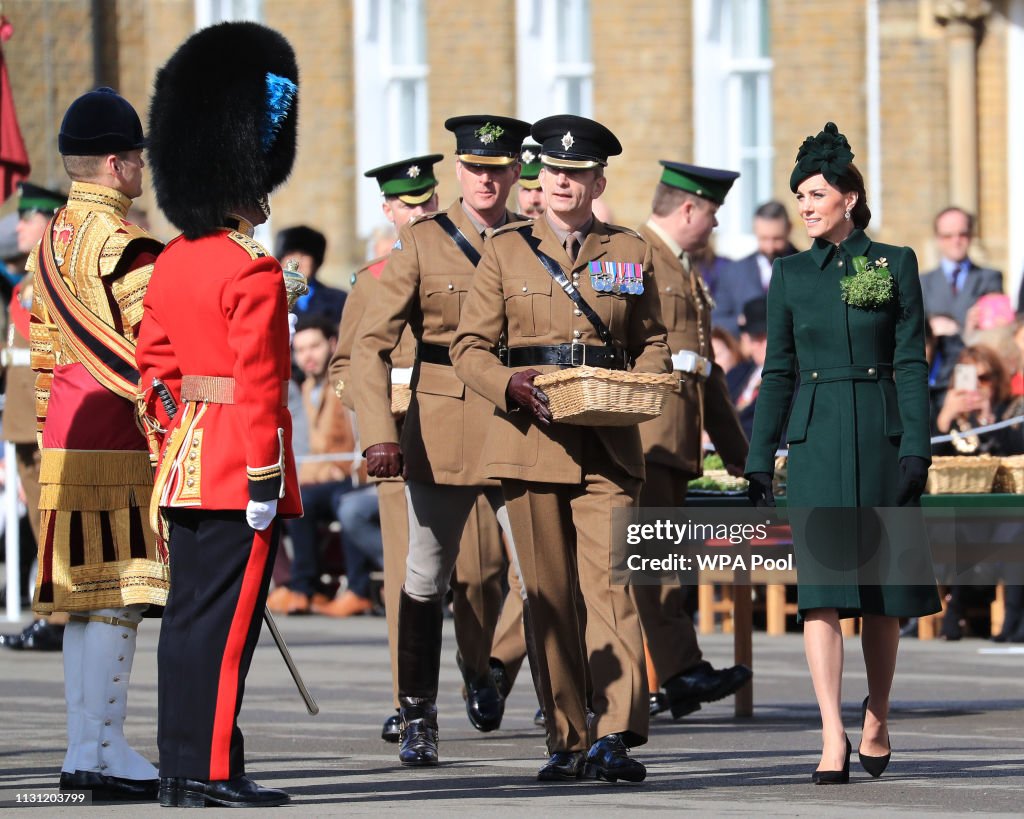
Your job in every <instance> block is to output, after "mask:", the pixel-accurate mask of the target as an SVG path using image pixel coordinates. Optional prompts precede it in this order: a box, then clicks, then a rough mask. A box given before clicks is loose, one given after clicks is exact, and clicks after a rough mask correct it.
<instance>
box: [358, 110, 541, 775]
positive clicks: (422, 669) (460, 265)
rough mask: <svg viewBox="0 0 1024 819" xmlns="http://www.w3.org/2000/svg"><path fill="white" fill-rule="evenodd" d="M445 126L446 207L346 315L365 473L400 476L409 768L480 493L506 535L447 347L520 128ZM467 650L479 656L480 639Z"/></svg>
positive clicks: (428, 717) (433, 722)
mask: <svg viewBox="0 0 1024 819" xmlns="http://www.w3.org/2000/svg"><path fill="white" fill-rule="evenodd" d="M445 127H446V128H447V129H448V130H449V131H452V132H453V133H454V134H455V139H456V156H457V161H456V170H455V173H456V177H457V178H458V180H459V186H460V188H461V196H460V197H459V198H458V199H456V200H455V201H454V202H453V203H452V204H451V205H450V206H449V208H448V209H447V210H446V211H443V212H441V213H432V214H425V215H424V216H422V217H421V218H419V219H416V220H414V221H412V222H410V223H409V224H407V225H406V226H405V227H404V228H402V230H401V231H400V232H399V234H398V241H397V242H395V247H394V249H393V250H392V252H391V255H390V256H389V257H388V261H387V264H386V265H385V266H384V270H383V272H382V273H381V277H380V282H379V284H380V287H379V288H377V292H378V298H376V299H375V300H374V301H373V303H371V304H370V305H369V307H368V309H367V312H366V314H365V316H364V317H363V319H362V321H361V323H360V328H359V338H358V339H357V340H356V342H355V344H354V347H353V349H352V363H351V370H350V379H351V381H352V382H353V383H354V384H356V391H355V396H354V402H355V410H356V414H357V416H358V417H359V424H360V429H359V435H360V445H361V446H362V447H364V448H365V454H366V465H367V471H368V472H369V474H370V475H371V476H372V477H376V478H393V477H396V476H398V475H400V474H402V472H403V468H404V470H405V472H406V473H407V476H408V477H407V481H406V497H407V499H408V503H409V558H408V563H407V571H406V576H405V586H404V588H403V589H402V593H401V598H400V602H399V610H398V689H399V703H400V710H401V721H402V729H401V730H402V739H401V747H400V749H399V760H400V761H401V762H402V764H403V765H415V766H420V765H436V764H437V763H438V753H437V704H436V700H437V687H438V675H439V673H440V662H441V625H442V618H443V599H444V596H445V594H446V593H447V591H448V588H449V585H450V583H451V578H452V571H453V569H454V567H455V562H456V560H457V558H458V556H459V544H460V540H461V537H462V533H463V530H464V529H465V526H466V522H467V520H468V519H469V517H470V515H471V513H472V511H473V509H474V508H475V507H476V505H477V502H478V500H479V498H480V496H481V495H482V496H484V497H485V498H487V502H488V504H489V505H490V507H491V509H492V511H493V513H494V515H495V516H496V517H497V518H498V520H499V522H501V523H502V528H503V529H505V533H506V535H507V536H508V537H509V539H510V540H511V532H510V530H509V529H508V525H507V523H508V518H507V515H506V513H505V503H504V500H503V499H502V497H501V490H500V488H499V487H498V485H497V483H496V482H495V481H493V480H492V479H489V477H488V476H486V475H484V473H483V470H482V469H481V463H480V460H481V455H482V454H483V453H484V452H486V449H485V447H484V440H483V436H484V430H485V428H486V426H487V423H488V419H489V418H490V416H491V413H492V411H493V408H492V407H491V406H490V405H489V404H488V403H487V401H486V400H485V399H483V398H481V397H480V396H479V395H477V394H475V393H473V392H471V391H468V390H466V388H465V387H464V386H463V384H462V382H460V381H459V379H458V378H457V377H456V375H455V372H454V371H453V369H452V361H451V357H450V355H449V352H448V348H449V346H450V344H451V341H452V339H453V338H454V336H455V330H456V328H457V327H458V324H459V318H460V315H461V311H462V307H463V304H464V302H465V299H466V294H467V293H468V292H469V290H470V287H471V285H472V283H473V281H474V279H475V276H476V270H477V264H478V263H479V261H480V258H481V255H482V253H483V251H484V248H485V246H486V242H487V241H489V240H490V237H491V236H492V235H493V233H494V231H495V230H497V229H498V228H499V227H501V226H503V225H504V224H505V223H507V222H509V221H513V214H512V213H510V212H509V211H508V209H507V208H506V207H505V202H506V200H507V199H508V196H509V194H510V193H511V192H512V186H513V185H515V183H516V180H517V179H518V178H519V151H520V147H521V146H522V142H523V138H524V137H525V136H526V135H527V133H528V132H529V125H528V124H527V123H525V122H522V121H520V120H517V119H512V118H510V117H500V116H488V115H469V116H461V117H452V118H450V119H448V120H447V121H446V122H445ZM406 327H411V328H412V331H413V334H414V336H415V338H416V342H417V350H416V363H415V365H414V366H413V374H412V390H413V397H412V403H411V404H410V406H409V411H408V413H407V414H406V417H405V421H404V423H403V424H402V430H401V438H399V431H398V426H397V424H396V423H395V419H394V418H393V417H392V415H391V412H390V407H391V398H390V393H391V389H390V377H391V373H390V356H391V353H392V351H393V350H394V349H395V347H396V346H397V345H398V344H399V342H400V340H401V338H402V334H403V332H404V331H405V329H406ZM498 605H499V606H500V602H499V603H498ZM496 619H497V617H496V616H495V620H496ZM481 648H482V649H483V651H484V653H485V655H486V657H488V658H489V653H490V639H488V640H487V641H486V643H485V644H484V645H482V646H481ZM463 677H464V679H465V682H466V685H467V688H473V689H475V690H476V691H478V692H479V695H478V696H476V697H474V702H475V706H476V710H475V711H473V712H472V713H470V719H471V720H472V721H473V723H474V725H476V726H477V727H478V728H479V729H480V730H484V731H489V730H494V729H495V728H497V727H498V726H499V725H500V723H501V717H502V714H503V713H504V699H503V698H502V697H501V694H500V693H499V692H498V690H497V688H496V686H495V684H494V681H493V680H492V678H491V673H490V667H489V665H486V660H485V667H484V668H483V669H481V671H480V672H479V673H478V674H477V673H467V670H466V669H464V671H463ZM467 702H468V701H467Z"/></svg>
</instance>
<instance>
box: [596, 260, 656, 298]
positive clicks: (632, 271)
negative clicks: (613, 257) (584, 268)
mask: <svg viewBox="0 0 1024 819" xmlns="http://www.w3.org/2000/svg"><path fill="white" fill-rule="evenodd" d="M590 285H591V287H593V288H594V290H596V291H597V292H598V293H629V294H631V295H634V296H639V295H640V294H641V293H643V292H644V268H643V265H642V264H636V263H631V262H590Z"/></svg>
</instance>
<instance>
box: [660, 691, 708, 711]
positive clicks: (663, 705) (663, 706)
mask: <svg viewBox="0 0 1024 819" xmlns="http://www.w3.org/2000/svg"><path fill="white" fill-rule="evenodd" d="M669 708H670V705H669V701H668V697H666V696H665V695H664V694H662V693H661V692H660V691H657V692H655V693H653V694H651V716H652V717H654V716H657V715H658V714H661V713H663V712H665V711H668V710H669ZM697 708H700V704H699V703H698V705H697ZM693 710H694V711H696V710H697V709H696V708H695V709H693Z"/></svg>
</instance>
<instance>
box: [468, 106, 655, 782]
mask: <svg viewBox="0 0 1024 819" xmlns="http://www.w3.org/2000/svg"><path fill="white" fill-rule="evenodd" d="M532 136H533V138H534V139H536V140H537V143H538V144H539V145H540V146H541V162H542V163H543V168H542V170H541V173H540V180H541V188H542V189H543V191H544V197H545V200H546V203H547V209H546V210H545V211H544V214H543V215H542V216H541V217H539V218H538V219H536V220H534V221H533V222H523V223H519V224H513V225H509V226H507V227H505V228H503V229H501V230H499V231H497V232H496V233H495V234H494V237H493V238H492V239H491V241H490V242H489V243H488V245H487V247H486V248H485V250H484V255H483V259H482V260H481V262H480V267H479V268H478V269H477V273H476V276H474V278H473V282H472V286H471V287H470V290H469V294H468V296H467V297H466V302H465V305H464V307H463V309H462V319H461V321H460V323H459V328H458V331H457V332H456V333H455V335H454V338H453V340H452V345H451V361H452V365H453V366H454V368H455V374H456V375H457V376H458V378H459V379H461V381H462V382H463V383H465V384H466V388H467V402H468V400H469V399H468V395H469V393H470V391H472V392H473V393H474V394H476V395H478V396H481V397H485V398H486V399H487V401H488V402H489V403H490V404H491V405H492V406H493V407H496V408H497V411H496V412H494V413H493V414H492V417H491V419H490V420H489V422H488V429H487V431H486V438H485V442H484V444H483V445H482V447H481V451H482V453H483V455H482V457H481V463H480V467H479V468H480V470H481V472H482V473H483V474H484V475H485V476H487V477H488V478H497V479H499V480H500V481H501V489H502V493H503V495H504V499H505V503H506V505H507V508H508V515H509V519H510V520H511V523H512V531H513V533H514V535H515V544H516V553H517V555H518V559H519V566H520V569H521V570H522V578H523V583H524V585H525V586H526V593H527V603H528V607H527V613H528V619H529V628H530V631H531V633H532V637H533V639H534V640H535V643H536V647H537V652H538V655H539V656H538V660H539V664H540V669H539V671H540V674H539V678H540V682H541V686H540V688H541V700H542V703H543V707H544V715H545V724H546V727H547V741H548V751H549V752H550V759H549V760H548V762H547V764H545V765H544V766H543V767H542V768H541V769H540V771H539V772H538V778H539V779H540V780H542V781H558V780H576V779H580V778H582V777H584V776H585V775H590V776H596V777H598V778H602V779H606V780H610V781H616V780H619V779H624V780H627V781H630V782H639V781H641V780H643V779H644V777H645V776H646V770H645V769H644V766H643V765H642V764H641V763H640V762H638V761H637V760H635V759H632V758H630V757H629V755H628V750H627V749H628V748H630V747H633V746H637V745H642V744H643V743H644V742H646V741H647V729H648V720H649V713H648V709H649V704H648V692H647V679H646V675H645V673H644V653H643V639H642V637H641V631H640V620H639V618H638V616H637V613H636V608H635V606H634V604H633V602H632V600H631V598H630V596H629V591H628V589H627V588H626V587H624V586H616V585H614V584H613V583H612V582H611V578H610V566H609V559H608V556H609V554H610V553H611V536H612V526H611V516H612V512H613V510H614V509H628V508H631V507H634V506H636V503H637V498H638V496H639V493H640V488H641V486H642V484H643V479H644V459H643V448H642V446H641V443H640V432H639V430H638V428H637V426H636V425H633V426H623V427H608V426H576V425H571V424H560V423H552V415H551V411H550V410H549V409H548V403H547V402H548V398H547V395H545V393H544V391H543V390H541V389H540V388H538V387H536V386H535V385H534V378H535V377H536V376H539V375H541V373H542V372H543V373H549V372H557V371H558V370H559V369H560V368H570V367H576V366H580V365H583V364H586V365H589V366H594V367H604V368H608V369H614V370H627V369H629V370H632V371H634V372H637V373H666V374H667V373H668V372H669V371H670V367H671V364H670V361H669V351H668V345H667V343H666V333H665V327H664V325H663V324H662V322H661V304H660V301H659V298H658V289H657V282H656V281H655V279H654V276H653V272H652V266H651V265H652V263H651V249H650V246H649V245H648V244H647V242H645V241H644V240H643V239H642V238H641V237H640V236H639V234H637V233H635V232H634V231H632V230H629V229H628V228H622V227H619V226H617V225H609V224H605V223H604V222H602V221H601V220H599V219H598V218H597V217H595V216H594V213H593V202H594V200H595V199H597V198H598V197H599V196H600V195H601V194H602V193H603V192H604V190H605V186H606V184H607V183H606V179H605V174H604V168H605V165H606V164H607V161H608V157H609V156H614V155H617V154H620V153H621V152H622V146H621V145H620V143H619V141H618V139H617V138H616V137H615V135H614V134H613V133H612V132H611V131H609V130H608V129H607V128H606V127H604V126H603V125H601V124H600V123H598V122H594V121H593V120H589V119H585V118H583V117H578V116H569V115H565V116H555V117H547V118H545V119H542V120H540V121H538V122H536V123H534V125H533V129H532ZM520 294H522V295H520ZM503 334H504V335H505V337H506V339H507V344H508V349H507V355H506V356H505V357H503V358H502V357H499V356H498V355H497V347H498V343H499V339H500V338H501V337H502V335H503ZM577 589H578V590H579V591H577ZM579 592H582V596H583V600H584V604H585V607H586V617H585V619H586V639H585V644H584V643H583V642H581V640H580V626H581V622H580V620H581V618H580V617H579V615H578V614H577V609H576V600H577V598H578V596H579ZM588 666H589V672H590V675H589V678H590V681H591V685H592V695H591V696H590V697H589V700H590V703H591V704H592V706H593V714H592V715H591V717H590V718H588V716H587V706H588V696H587V694H588V692H587V688H588V686H587V679H588V677H587V669H588ZM595 738H596V741H593V740H594V739H595Z"/></svg>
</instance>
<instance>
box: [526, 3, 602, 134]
mask: <svg viewBox="0 0 1024 819" xmlns="http://www.w3.org/2000/svg"><path fill="white" fill-rule="evenodd" d="M590 9H591V0H516V89H517V91H516V109H517V112H518V115H519V117H520V118H522V119H524V120H526V121H527V122H534V121H536V120H538V119H541V118H542V117H546V116H551V115H553V114H578V115H579V116H582V117H593V116H594V79H593V77H594V63H593V58H592V45H591V43H592V36H591V25H590ZM560 11H564V12H565V18H566V19H567V20H568V23H567V25H566V34H567V35H573V36H575V37H577V38H579V39H578V40H577V41H576V42H575V51H576V52H577V54H576V55H574V59H571V60H566V61H562V60H560V59H559V47H558V43H559V39H560V38H559V30H558V28H559V16H560V15H559V12H560ZM579 55H582V58H580V56H579ZM572 83H576V84H578V86H579V89H580V93H579V96H580V104H579V105H576V106H570V104H569V98H570V94H569V90H570V87H571V84H572Z"/></svg>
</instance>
